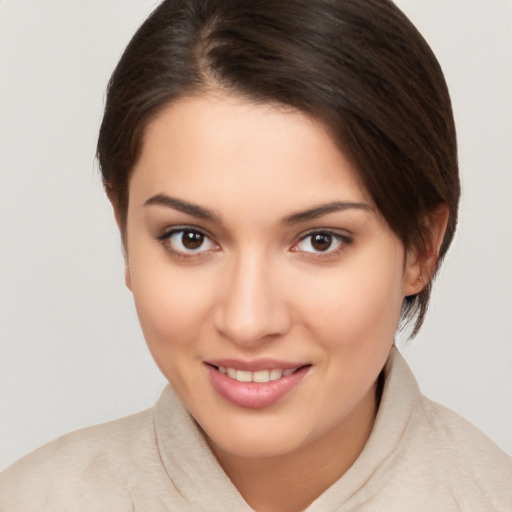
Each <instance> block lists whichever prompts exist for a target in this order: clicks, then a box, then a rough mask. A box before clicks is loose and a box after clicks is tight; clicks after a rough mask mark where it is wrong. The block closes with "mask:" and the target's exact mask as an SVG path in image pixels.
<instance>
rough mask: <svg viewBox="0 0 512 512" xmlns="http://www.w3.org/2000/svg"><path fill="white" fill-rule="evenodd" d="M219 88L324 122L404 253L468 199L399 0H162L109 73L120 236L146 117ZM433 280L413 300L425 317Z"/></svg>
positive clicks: (434, 82) (448, 113) (436, 73)
mask: <svg viewBox="0 0 512 512" xmlns="http://www.w3.org/2000/svg"><path fill="white" fill-rule="evenodd" d="M215 88H217V89H218V88H220V89H223V90H225V91H228V92H232V93H233V94H237V95H241V96H242V97H245V98H247V99H248V100H250V101H253V102H262V103H274V104H275V103H277V104H282V105H287V106H291V107H293V108H295V109H298V110H300V111H302V112H304V113H306V114H308V115H310V116H312V117H314V118H317V119H320V120H322V121H323V122H324V123H326V125H327V126H328V127H329V128H330V130H331V131H332V134H333V135H334V137H335V139H336V141H337V142H338V143H339V145H340V148H341V149H342V150H343V151H344V152H345V153H346V154H347V155H348V156H349V157H350V158H351V159H352V161H353V162H354V163H355V166H356V168H357V170H358V172H359V176H360V179H361V181H362V183H363V184H364V186H365V187H366V189H367V190H368V192H369V193H370V195H371V196H372V198H373V200H374V202H375V204H376V206H377V208H378V209H379V211H380V213H381V214H382V216H383V218H384V219H385V220H386V222H387V223H388V225H389V226H390V228H391V229H392V230H393V231H394V232H395V233H396V235H397V236H398V237H399V238H400V240H401V241H402V242H403V244H404V246H405V247H406V248H410V247H416V248H418V249H419V250H420V252H421V251H425V250H426V244H427V243H428V241H427V232H426V226H425V219H426V218H427V217H428V214H432V212H433V211H434V210H435V209H436V208H437V207H438V206H440V205H443V204H444V205H447V206H448V209H449V212H450V215H449V220H448V227H447V230H446V234H445V237H444V240H443V243H442V246H441V250H440V254H439V261H440V260H441V259H442V258H443V256H444V254H445V253H446V250H447V248H448V246H449V245H450V243H451V240H452V238H453V234H454V230H455V226H456V222H457V207H458V200H459V195H460V187H459V177H458V165H457V145H456V137H455V127H454V121H453V115H452V109H451V103H450V97H449V94H448V90H447V87H446V84H445V81H444V77H443V74H442V71H441V68H440V66H439V64H438V62H437V60H436V58H435V56H434V55H433V53H432V51H431V50H430V48H429V46H428V44H427V43H426V42H425V40H424V39H423V37H422V36H421V35H420V34H419V32H418V31H417V30H416V28H415V27H414V26H413V25H412V23H411V22H410V21H409V20H408V19H407V17H406V16H405V15H404V14H403V13H402V12H401V11H400V10H399V9H398V8H397V7H396V6H395V5H394V4H393V3H392V2H391V1H389V0H165V1H164V2H162V3H161V4H160V5H159V6H158V7H157V9H156V10H155V11H154V12H153V13H152V14H151V16H150V17H149V18H148V19H147V20H146V21H145V22H144V24H143V25H142V26H141V27H140V28H139V30H138V31H137V33H136V34H135V36H134V37H133V39H132V40H131V42H130V43H129V45H128V47H127V48H126V50H125V52H124V54H123V56H122V57H121V60H120V61H119V64H118V65H117V67H116V69H115V71H114V73H113V75H112V78H111V80H110V83H109V86H108V92H107V100H106V107H105V115H104V118H103V122H102V125H101V129H100V134H99V140H98V159H99V163H100V166H101V170H102V173H103V180H104V184H105V187H106V189H107V192H108V194H109V197H110V198H111V199H112V200H113V202H114V203H115V204H116V208H117V210H118V213H119V215H120V217H121V218H120V222H121V231H124V227H125V222H126V211H127V207H128V200H129V197H128V185H129V179H130V173H131V171H132V169H133V167H134V165H135V163H136V162H137V159H138V157H139V156H140V153H141V148H142V144H143V136H144V129H145V127H146V126H147V124H148V122H149V121H150V120H151V119H152V118H153V117H154V116H155V115H156V114H157V113H158V112H160V111H161V110H162V109H163V108H164V107H165V106H166V105H168V104H169V103H170V102H172V101H174V100H176V99H177V98H179V97H182V96H185V95H191V94H200V93H204V92H207V91H208V90H211V89H215ZM430 292H431V281H429V283H428V284H427V286H426V287H425V289H424V290H423V291H422V292H421V293H420V294H418V295H416V296H411V297H407V298H406V299H405V301H404V306H403V311H402V319H411V318H414V317H416V322H415V326H414V330H413V334H415V333H416V332H417V331H418V329H419V327H420V326H421V323H422V322H423V319H424V315H425V313H426V309H427V305H428V300H429V297H430Z"/></svg>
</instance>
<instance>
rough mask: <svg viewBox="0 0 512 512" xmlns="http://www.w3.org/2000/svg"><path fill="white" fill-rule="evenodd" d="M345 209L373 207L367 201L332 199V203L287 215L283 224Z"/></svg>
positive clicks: (370, 208) (369, 208) (368, 208)
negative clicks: (356, 201)
mask: <svg viewBox="0 0 512 512" xmlns="http://www.w3.org/2000/svg"><path fill="white" fill-rule="evenodd" d="M345 210H366V211H372V210H373V208H372V207H371V206H370V205H369V204H367V203H354V202H352V201H334V202H332V203H325V204H321V205H320V206H315V207H314V208H310V209H309V210H304V211H302V212H298V213H294V214H292V215H289V216H288V217H285V218H284V220H283V224H285V225H292V224H298V223H300V222H306V221H308V220H314V219H317V218H319V217H323V216H324V215H328V214H329V213H334V212H342V211H345Z"/></svg>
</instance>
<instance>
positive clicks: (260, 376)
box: [252, 370, 270, 382]
mask: <svg viewBox="0 0 512 512" xmlns="http://www.w3.org/2000/svg"><path fill="white" fill-rule="evenodd" d="M269 380H270V370H261V371H259V372H254V373H253V374H252V381H253V382H268V381H269Z"/></svg>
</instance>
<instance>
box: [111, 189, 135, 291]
mask: <svg viewBox="0 0 512 512" xmlns="http://www.w3.org/2000/svg"><path fill="white" fill-rule="evenodd" d="M105 191H106V193H107V197H108V199H109V201H110V204H111V205H112V210H113V211H114V218H115V220H116V224H117V227H118V228H119V232H120V233H121V240H122V243H123V256H124V264H125V266H124V282H125V284H126V287H127V288H128V289H129V290H130V291H132V281H131V276H130V265H129V263H128V252H127V250H126V239H125V236H124V233H123V223H122V222H121V219H122V216H121V210H120V208H119V202H118V200H117V196H116V194H115V192H114V189H113V187H111V186H110V185H105Z"/></svg>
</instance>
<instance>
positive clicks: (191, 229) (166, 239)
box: [156, 226, 353, 260]
mask: <svg viewBox="0 0 512 512" xmlns="http://www.w3.org/2000/svg"><path fill="white" fill-rule="evenodd" d="M186 233H189V234H192V235H199V236H201V237H203V240H202V241H201V245H200V246H199V247H198V249H201V247H202V246H203V244H204V242H205V241H209V243H210V244H211V245H212V247H210V248H208V249H206V250H178V249H176V248H173V247H172V244H171V240H172V238H173V237H174V236H175V235H178V234H181V240H180V241H179V243H181V245H183V235H184V234H186ZM315 235H316V236H323V237H327V238H330V240H331V244H332V243H335V242H337V246H336V248H334V249H331V248H330V247H328V248H327V250H325V251H320V250H319V251H315V250H312V251H307V250H300V249H299V248H298V247H299V244H301V243H303V242H304V241H306V240H308V239H312V237H314V236H315ZM156 239H157V241H158V242H159V243H161V244H162V245H163V247H164V249H165V250H166V251H168V252H169V253H171V254H172V255H173V256H175V257H178V258H182V259H188V260H190V259H192V258H200V257H204V256H205V255H206V254H208V253H210V252H217V251H219V250H220V245H219V244H218V243H217V242H215V241H214V240H213V238H212V237H211V236H210V235H208V234H207V233H205V232H204V231H203V230H202V229H199V228H196V227H195V226H179V227H174V228H172V229H168V230H166V231H164V232H163V233H162V234H160V235H158V236H157V237H156ZM352 241H353V240H352V238H351V237H349V236H347V235H346V234H341V233H339V232H337V231H333V230H329V229H315V230H313V231H309V232H307V233H305V234H303V235H301V236H300V238H299V239H298V240H297V241H296V242H294V243H293V245H292V246H291V248H290V251H291V252H297V253H301V254H302V256H303V257H305V258H314V259H322V258H324V259H327V258H331V257H333V256H337V255H339V254H340V253H341V252H343V251H344V250H345V249H346V247H347V246H349V245H350V244H351V243H352ZM309 244H310V246H311V247H312V248H313V249H314V247H313V246H312V241H310V242H309Z"/></svg>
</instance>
